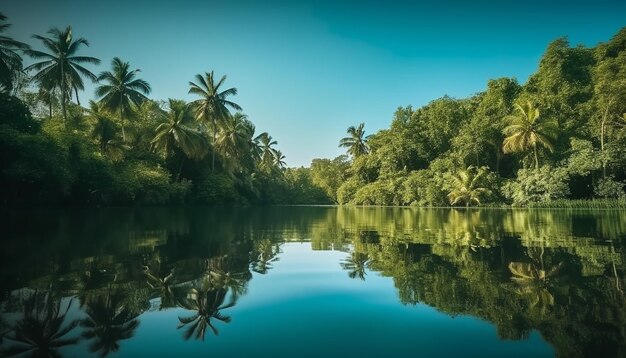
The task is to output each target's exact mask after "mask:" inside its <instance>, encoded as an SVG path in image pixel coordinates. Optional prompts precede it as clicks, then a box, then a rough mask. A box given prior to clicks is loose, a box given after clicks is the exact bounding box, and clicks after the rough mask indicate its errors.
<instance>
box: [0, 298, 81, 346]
mask: <svg viewBox="0 0 626 358" xmlns="http://www.w3.org/2000/svg"><path fill="white" fill-rule="evenodd" d="M72 302H73V301H72V300H70V301H69V303H68V304H67V307H66V308H65V309H64V310H63V309H62V308H61V302H59V301H57V300H55V299H54V298H53V297H52V295H51V294H49V293H42V292H39V291H34V292H33V293H32V294H30V295H29V296H28V297H27V298H26V299H25V300H24V301H23V307H24V317H23V318H22V319H21V320H19V321H17V322H16V323H15V324H13V326H12V327H11V328H12V331H13V335H7V336H5V337H4V338H6V339H7V340H9V341H14V342H15V343H17V344H15V345H13V346H8V348H7V349H2V351H0V353H2V355H3V356H5V357H9V356H17V355H23V354H27V353H28V354H29V356H33V357H60V356H61V354H60V353H59V352H58V351H57V350H58V349H60V348H63V347H66V346H69V345H72V344H75V343H77V342H78V341H79V337H72V338H68V337H66V335H68V334H69V333H70V332H71V331H73V330H74V328H76V326H78V323H79V321H78V320H72V321H69V322H66V319H65V318H66V316H67V313H68V311H69V309H70V307H71V305H72Z"/></svg>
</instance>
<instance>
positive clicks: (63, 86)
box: [61, 61, 67, 127]
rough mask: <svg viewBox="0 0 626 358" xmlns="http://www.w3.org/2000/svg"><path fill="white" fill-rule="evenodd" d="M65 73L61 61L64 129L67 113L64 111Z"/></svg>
mask: <svg viewBox="0 0 626 358" xmlns="http://www.w3.org/2000/svg"><path fill="white" fill-rule="evenodd" d="M65 95H66V93H65V72H64V71H63V61H61V111H62V112H63V127H65V120H66V119H67V112H66V111H65Z"/></svg>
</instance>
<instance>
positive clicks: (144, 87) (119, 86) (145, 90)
mask: <svg viewBox="0 0 626 358" xmlns="http://www.w3.org/2000/svg"><path fill="white" fill-rule="evenodd" d="M111 67H112V71H104V72H102V73H100V75H99V76H98V81H104V82H106V83H107V84H104V85H100V86H98V88H96V96H98V97H99V98H100V103H102V105H103V106H104V107H105V108H106V109H108V110H109V111H111V112H113V113H119V115H120V121H121V124H122V139H123V140H124V141H126V132H125V131H124V119H126V118H127V117H129V116H130V115H131V114H132V113H133V111H134V110H135V109H136V108H137V106H139V105H140V104H141V103H142V102H143V101H145V100H147V99H148V98H147V97H146V95H148V94H150V90H151V88H150V85H149V84H148V82H146V81H144V80H142V79H140V78H135V77H136V75H137V73H138V72H141V70H139V69H136V70H132V71H131V70H130V65H129V63H128V62H124V61H122V60H120V59H119V58H118V57H115V58H113V61H111Z"/></svg>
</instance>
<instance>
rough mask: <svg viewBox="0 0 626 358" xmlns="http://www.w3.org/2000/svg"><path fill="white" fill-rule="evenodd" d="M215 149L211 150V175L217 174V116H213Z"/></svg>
mask: <svg viewBox="0 0 626 358" xmlns="http://www.w3.org/2000/svg"><path fill="white" fill-rule="evenodd" d="M212 122H213V148H211V152H212V153H211V154H212V158H211V173H215V141H216V140H217V128H216V127H217V124H216V123H215V116H213V120H212Z"/></svg>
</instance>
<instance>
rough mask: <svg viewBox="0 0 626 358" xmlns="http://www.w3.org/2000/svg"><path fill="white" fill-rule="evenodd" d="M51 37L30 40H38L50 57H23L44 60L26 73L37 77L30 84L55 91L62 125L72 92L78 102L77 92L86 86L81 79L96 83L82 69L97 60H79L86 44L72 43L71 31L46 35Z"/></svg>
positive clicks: (38, 53) (32, 52) (41, 54)
mask: <svg viewBox="0 0 626 358" xmlns="http://www.w3.org/2000/svg"><path fill="white" fill-rule="evenodd" d="M48 34H50V35H51V37H44V36H40V35H33V38H35V39H38V40H40V41H41V42H42V43H43V45H44V47H45V48H47V49H48V50H49V51H50V53H45V52H42V51H36V50H31V49H29V50H26V51H25V53H26V54H28V55H29V56H30V57H32V58H34V59H43V61H41V62H36V63H34V64H32V65H30V66H28V67H26V69H25V70H26V71H30V70H34V71H37V73H36V74H35V75H34V76H33V80H35V81H36V82H37V83H39V84H40V85H41V86H44V87H45V88H48V89H49V88H58V89H59V91H60V95H61V111H62V112H63V122H64V123H65V120H66V118H67V112H66V104H67V103H66V102H67V99H68V98H69V97H71V93H72V90H74V92H75V93H76V102H77V103H79V100H78V90H81V91H82V90H84V89H85V86H84V83H83V79H82V78H81V77H87V78H89V79H90V80H92V81H94V82H95V81H96V80H97V77H96V75H94V74H93V73H91V71H89V70H88V69H86V68H85V67H83V66H82V64H85V63H89V64H94V65H97V64H99V63H100V60H99V59H97V58H95V57H88V56H78V55H77V52H78V50H79V49H80V48H81V46H89V42H87V40H85V39H84V38H82V37H81V38H78V39H76V40H74V38H73V36H72V28H71V27H69V26H68V27H67V28H66V29H65V30H59V29H57V28H53V29H51V30H50V31H48Z"/></svg>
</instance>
